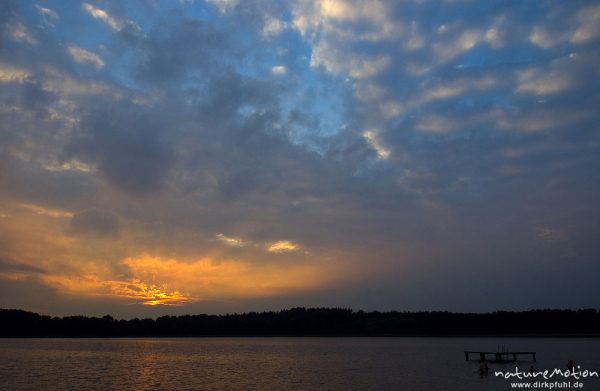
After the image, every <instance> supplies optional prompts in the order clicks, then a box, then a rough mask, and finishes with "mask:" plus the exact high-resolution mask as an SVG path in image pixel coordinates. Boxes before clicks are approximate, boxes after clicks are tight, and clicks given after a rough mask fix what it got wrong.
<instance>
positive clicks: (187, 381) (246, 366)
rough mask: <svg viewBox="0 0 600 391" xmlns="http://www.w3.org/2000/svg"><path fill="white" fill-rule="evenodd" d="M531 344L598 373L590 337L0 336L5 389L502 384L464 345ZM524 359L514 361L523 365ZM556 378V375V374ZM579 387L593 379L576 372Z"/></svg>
mask: <svg viewBox="0 0 600 391" xmlns="http://www.w3.org/2000/svg"><path fill="white" fill-rule="evenodd" d="M498 347H500V348H502V347H505V348H507V349H511V350H521V351H536V352H537V357H538V362H537V363H535V366H536V369H537V370H542V369H550V368H555V367H558V368H564V367H565V364H566V362H567V361H568V360H569V359H572V360H574V361H575V362H576V363H577V364H579V365H581V367H582V368H587V369H593V370H598V371H600V339H571V338H558V339H551V338H160V339H158V338H157V339H143V338H131V339H0V387H1V388H2V389H6V390H15V391H19V390H44V391H53V390H403V391H413V390H414V391H422V390H461V391H470V390H509V389H511V388H510V381H508V380H504V379H500V378H497V377H495V376H494V375H493V371H494V370H503V371H509V370H514V366H515V364H512V363H511V364H490V369H491V370H492V373H490V375H489V376H487V377H481V376H479V375H478V374H477V369H478V367H479V364H477V363H475V362H469V363H467V362H465V359H464V354H463V351H464V350H492V351H495V350H497V349H498ZM531 364H532V363H530V362H520V363H518V364H517V365H518V366H519V367H520V368H524V369H525V368H528V367H529V365H531ZM560 380H561V381H562V380H564V379H560ZM581 381H582V382H583V383H584V389H588V390H598V389H600V381H599V380H598V379H597V378H595V379H582V380H581Z"/></svg>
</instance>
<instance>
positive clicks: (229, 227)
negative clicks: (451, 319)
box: [0, 0, 600, 318]
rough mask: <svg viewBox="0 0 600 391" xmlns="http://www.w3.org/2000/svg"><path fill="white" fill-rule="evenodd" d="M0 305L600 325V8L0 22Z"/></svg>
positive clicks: (351, 8)
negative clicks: (542, 317) (554, 316)
mask: <svg viewBox="0 0 600 391" xmlns="http://www.w3.org/2000/svg"><path fill="white" fill-rule="evenodd" d="M0 26H1V29H0V34H1V38H0V40H1V41H0V42H1V43H0V307H2V308H21V309H26V310H30V311H36V312H40V313H44V314H50V315H68V314H84V315H102V314H111V315H114V316H119V317H126V318H131V317H142V316H152V317H153V316H159V315H164V314H185V313H231V312H245V311H263V310H279V309H282V308H289V307H295V306H304V307H316V306H318V307H321V306H327V307H345V308H353V309H363V310H380V311H386V310H398V311H416V310H448V311H474V312H484V311H495V310H527V309H531V308H590V307H594V308H598V307H599V306H600V302H599V301H598V300H599V298H600V284H598V276H599V275H600V259H599V257H600V241H599V240H598V237H599V236H600V205H599V200H600V110H599V107H600V88H599V87H600V77H599V76H600V4H599V3H598V2H594V1H576V0H573V1H541V0H540V1H468V0H446V1H433V0H431V1H428V0H420V1H419V0H414V1H408V0H407V1H391V0H390V1H378V0H372V1H368V2H366V1H359V0H356V1H354V0H322V1H310V0H289V1H279V0H244V1H242V0H206V1H201V0H196V1H194V0H185V1H184V0H181V1H158V0H145V1H144V0H140V1H131V2H123V1H108V0H107V1H101V0H98V1H95V0H89V1H88V2H75V1H58V0H56V1H54V0H48V1H43V0H39V1H10V0H9V1H2V2H1V5H0Z"/></svg>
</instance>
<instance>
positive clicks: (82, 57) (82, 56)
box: [67, 45, 104, 69]
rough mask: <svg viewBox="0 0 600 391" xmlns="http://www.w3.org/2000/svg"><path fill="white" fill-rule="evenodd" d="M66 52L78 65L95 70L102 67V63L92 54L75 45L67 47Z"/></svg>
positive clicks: (98, 57)
mask: <svg viewBox="0 0 600 391" xmlns="http://www.w3.org/2000/svg"><path fill="white" fill-rule="evenodd" d="M67 50H68V52H69V54H70V55H71V57H72V58H73V60H75V61H76V62H78V63H80V64H88V65H91V66H93V67H94V68H96V69H102V68H103V67H104V61H102V59H101V58H100V56H98V55H97V54H96V53H94V52H90V51H89V50H85V49H82V48H80V47H79V46H76V45H69V46H67Z"/></svg>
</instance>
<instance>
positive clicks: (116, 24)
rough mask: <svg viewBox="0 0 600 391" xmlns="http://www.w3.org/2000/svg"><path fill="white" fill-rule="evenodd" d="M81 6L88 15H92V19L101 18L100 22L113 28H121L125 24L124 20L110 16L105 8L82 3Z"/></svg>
mask: <svg viewBox="0 0 600 391" xmlns="http://www.w3.org/2000/svg"><path fill="white" fill-rule="evenodd" d="M82 7H83V10H84V11H85V12H87V13H88V14H89V15H90V16H92V17H93V18H94V19H99V20H101V21H102V22H104V23H105V24H106V25H107V26H109V27H110V28H111V29H113V30H121V29H122V28H123V26H124V25H125V23H124V22H122V21H120V20H118V19H117V18H115V17H113V16H111V15H110V14H109V13H108V12H106V11H105V10H103V9H101V8H98V7H96V6H93V5H92V4H89V3H83V5H82Z"/></svg>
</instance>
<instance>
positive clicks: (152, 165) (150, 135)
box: [67, 102, 172, 195]
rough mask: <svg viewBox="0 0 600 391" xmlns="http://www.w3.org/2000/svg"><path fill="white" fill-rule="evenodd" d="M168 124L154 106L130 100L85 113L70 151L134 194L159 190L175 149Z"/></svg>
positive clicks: (72, 154)
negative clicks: (156, 112) (170, 140)
mask: <svg viewBox="0 0 600 391" xmlns="http://www.w3.org/2000/svg"><path fill="white" fill-rule="evenodd" d="M168 131H169V128H168V124H167V123H166V122H165V121H164V120H163V119H162V118H160V117H157V115H156V114H155V113H153V112H152V111H151V110H144V109H143V108H140V107H139V106H136V105H133V104H130V103H128V102H118V103H116V104H106V105H104V106H103V105H100V106H99V107H97V108H92V109H91V110H90V111H89V112H87V113H85V114H84V116H83V118H82V121H81V132H80V133H79V135H78V136H77V137H76V138H75V139H74V140H73V141H72V142H71V144H70V145H69V146H68V147H67V155H69V156H73V157H76V158H79V159H82V160H83V161H88V162H90V163H92V164H97V165H98V168H99V170H100V172H101V173H102V174H103V175H104V176H105V177H106V179H107V180H108V182H109V183H111V184H112V185H114V186H115V187H117V188H119V189H121V190H123V191H125V192H129V193H131V194H134V195H140V194H144V193H148V192H152V191H156V190H159V189H160V187H161V185H162V184H163V181H164V179H165V177H166V175H167V173H168V171H169V168H170V165H171V162H172V152H171V149H170V144H169V141H168V140H167V139H166V137H165V134H166V133H167V132H168Z"/></svg>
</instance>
